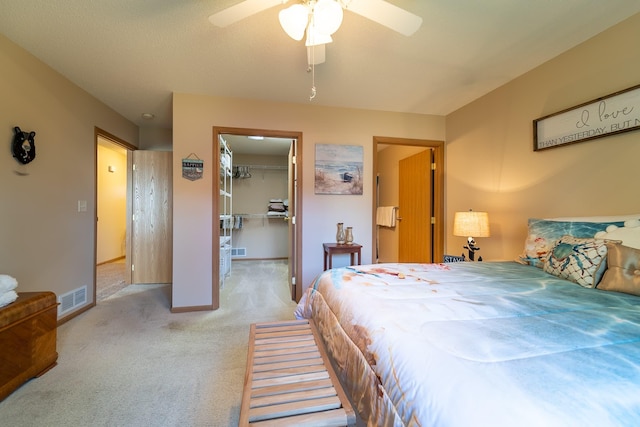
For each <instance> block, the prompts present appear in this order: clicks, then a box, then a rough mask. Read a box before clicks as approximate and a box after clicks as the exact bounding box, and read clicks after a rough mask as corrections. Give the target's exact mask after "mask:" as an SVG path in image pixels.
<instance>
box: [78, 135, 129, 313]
mask: <svg viewBox="0 0 640 427" xmlns="http://www.w3.org/2000/svg"><path fill="white" fill-rule="evenodd" d="M98 138H102V139H105V140H107V141H109V142H111V143H113V144H115V145H118V146H120V147H122V148H124V149H126V150H127V207H126V215H127V221H126V224H127V233H126V237H125V257H126V260H127V266H128V268H126V269H125V282H126V283H128V284H129V283H131V264H130V263H131V236H130V230H131V214H132V207H131V195H132V189H131V185H132V183H131V156H130V153H131V151H135V150H137V149H138V147H136V146H135V145H132V144H130V143H128V142H127V141H125V140H123V139H120V138H118V137H117V136H115V135H113V134H111V133H109V132H107V131H106V130H104V129H100V128H99V127H97V126H95V127H94V129H93V140H94V150H93V163H94V167H93V172H94V176H93V185H94V190H93V211H94V212H95V213H96V217H95V219H94V221H93V303H92V304H90V305H89V306H88V307H93V306H95V305H96V304H97V301H98V296H97V286H98V283H97V277H96V264H97V262H98ZM78 314H79V313H78Z"/></svg>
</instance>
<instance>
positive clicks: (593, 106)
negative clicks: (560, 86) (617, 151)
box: [533, 85, 640, 151]
mask: <svg viewBox="0 0 640 427" xmlns="http://www.w3.org/2000/svg"><path fill="white" fill-rule="evenodd" d="M638 129H640V85H637V86H633V87H631V88H629V89H625V90H622V91H620V92H616V93H613V94H611V95H607V96H604V97H602V98H598V99H594V100H593V101H589V102H586V103H584V104H580V105H578V106H575V107H571V108H568V109H566V110H563V111H559V112H557V113H554V114H550V115H548V116H544V117H541V118H539V119H535V120H534V121H533V150H534V151H539V150H544V149H547V148H553V147H559V146H562V145H567V144H573V143H576V142H582V141H587V140H590V139H596V138H602V137H605V136H609V135H614V134H617V133H623V132H629V131H632V130H638Z"/></svg>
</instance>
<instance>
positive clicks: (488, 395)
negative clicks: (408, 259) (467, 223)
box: [297, 262, 640, 427]
mask: <svg viewBox="0 0 640 427" xmlns="http://www.w3.org/2000/svg"><path fill="white" fill-rule="evenodd" d="M297 315H298V316H299V317H313V318H315V319H316V323H317V324H318V325H319V328H320V329H321V330H324V331H323V336H324V338H325V341H326V344H327V347H328V349H329V351H330V353H332V355H333V356H334V358H335V359H336V360H337V361H338V362H337V363H338V365H339V366H338V367H339V370H342V371H343V372H342V375H343V379H344V378H346V379H347V381H351V382H352V384H351V386H350V387H348V390H349V391H350V393H351V394H352V397H353V399H354V402H355V404H356V406H357V407H358V409H359V410H360V412H361V413H362V414H363V417H364V418H365V421H368V422H369V423H370V424H380V425H383V424H386V425H407V426H408V425H420V426H447V427H453V426H465V427H467V426H484V425H487V426H489V425H490V426H525V425H531V426H572V425H575V426H586V425H594V426H595V425H597V426H609V425H611V426H613V425H615V426H620V425H629V426H631V425H640V298H639V297H636V296H632V295H626V294H620V293H615V292H607V291H601V290H598V289H587V288H584V287H581V286H579V285H577V284H575V283H572V282H568V281H565V280H561V279H558V278H556V277H554V276H552V275H549V274H547V273H545V272H544V271H542V270H541V269H539V268H535V267H531V266H524V265H520V264H517V263H514V262H504V263H470V262H466V263H452V264H375V265H367V266H354V267H347V268H340V269H334V270H329V271H327V272H324V273H322V274H321V275H320V276H319V277H318V278H317V280H316V281H315V283H314V284H313V285H312V286H311V287H310V288H309V290H308V291H307V293H306V294H305V297H304V298H303V300H302V301H301V302H300V305H299V306H298V310H297ZM333 322H335V324H334V323H333ZM337 324H339V326H336V325H337ZM336 329H341V331H342V332H344V335H345V336H347V337H348V340H349V341H351V342H350V343H349V344H348V345H347V344H345V343H338V342H337V338H335V339H336V342H335V343H332V341H333V340H334V337H338V334H337V332H336ZM351 347H353V348H355V347H357V348H358V349H359V353H361V354H360V355H359V356H358V357H360V358H361V359H362V360H366V363H362V364H363V365H367V364H368V367H367V369H369V368H370V369H371V370H372V371H373V375H375V377H374V379H373V380H371V381H369V382H370V383H372V382H376V383H377V386H378V387H379V390H377V391H376V392H368V391H367V389H369V388H372V387H371V384H368V385H367V382H366V381H364V375H363V373H362V372H359V373H356V372H349V371H350V370H355V369H356V365H357V363H356V362H355V361H353V360H351V361H350V360H346V358H345V356H344V355H345V354H347V353H350V352H351V351H352V350H350V348H351ZM350 357H351V356H350ZM361 380H362V382H361V383H360V384H357V383H358V382H360V381H361ZM354 382H355V383H356V384H353V383H354ZM360 394H361V396H359V395H360ZM368 395H371V396H369V397H370V398H373V399H378V398H380V399H381V400H386V402H387V406H388V407H387V408H381V407H378V406H380V405H382V406H384V404H379V403H378V404H376V403H367V402H365V400H366V399H368V397H366V396H368ZM382 398H383V399H382ZM376 405H378V406H376Z"/></svg>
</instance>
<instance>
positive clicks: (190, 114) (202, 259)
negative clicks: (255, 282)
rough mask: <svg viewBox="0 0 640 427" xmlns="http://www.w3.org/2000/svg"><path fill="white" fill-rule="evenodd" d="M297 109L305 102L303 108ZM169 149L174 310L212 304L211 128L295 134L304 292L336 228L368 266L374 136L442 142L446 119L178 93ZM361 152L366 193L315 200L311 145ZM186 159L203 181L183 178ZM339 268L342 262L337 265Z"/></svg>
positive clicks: (313, 147) (333, 236)
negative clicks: (344, 231)
mask: <svg viewBox="0 0 640 427" xmlns="http://www.w3.org/2000/svg"><path fill="white" fill-rule="evenodd" d="M300 97H301V99H304V94H302V93H301V94H300ZM301 102H302V101H301ZM173 115H174V116H173V121H174V127H173V150H174V153H175V155H174V181H173V184H174V186H173V190H174V230H173V231H174V270H173V305H174V308H180V307H194V306H203V305H207V304H211V301H212V294H211V292H212V291H211V290H212V277H211V275H212V271H211V257H212V239H211V233H212V228H211V227H212V208H213V200H212V188H213V186H212V176H211V171H212V170H213V166H212V164H211V163H212V158H213V152H212V144H213V142H212V138H213V132H212V127H213V126H225V127H239V128H257V129H272V130H283V131H298V132H302V133H303V141H302V144H300V146H301V148H302V153H303V154H302V158H303V160H302V163H303V168H304V176H303V182H302V187H301V188H300V190H299V191H300V193H301V194H302V211H303V223H302V233H303V243H302V248H301V249H302V264H303V269H302V270H303V271H302V278H303V285H304V286H307V285H308V284H309V283H311V281H312V279H313V278H314V277H315V276H316V275H317V274H318V273H319V272H320V271H322V267H323V257H322V243H323V242H327V241H329V242H332V241H334V239H335V233H336V223H338V222H344V223H345V224H350V225H353V227H354V235H355V241H356V242H357V243H361V244H362V245H363V246H364V248H363V253H362V255H363V261H364V262H371V254H372V242H371V240H372V239H371V230H372V224H371V207H372V204H373V199H372V197H373V196H372V195H373V193H372V191H373V190H372V188H371V183H372V179H371V176H372V175H371V173H372V170H371V168H372V141H373V136H392V137H401V138H416V139H433V140H443V139H444V117H436V116H425V115H419V114H399V113H388V112H378V111H366V110H354V109H340V108H327V107H319V106H316V105H314V104H313V103H307V104H283V103H274V102H263V101H255V100H241V99H227V98H219V97H211V96H202V95H191V94H182V93H175V94H174V96H173ZM316 143H322V144H345V145H362V146H363V147H364V169H365V171H364V173H365V176H368V177H369V178H366V179H365V181H364V194H363V195H362V196H337V195H315V194H314V181H313V178H314V157H315V144H316ZM190 153H195V154H196V155H198V157H199V158H201V159H204V162H205V171H204V179H202V180H199V181H187V180H185V179H182V177H181V172H180V160H181V159H182V158H184V157H186V156H188V155H189V154H190ZM336 262H337V263H336V265H337V264H338V263H339V262H341V261H340V260H338V259H337V258H336Z"/></svg>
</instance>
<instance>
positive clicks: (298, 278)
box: [211, 126, 303, 310]
mask: <svg viewBox="0 0 640 427" xmlns="http://www.w3.org/2000/svg"><path fill="white" fill-rule="evenodd" d="M224 134H229V135H241V136H265V137H270V138H290V139H295V140H296V159H295V165H296V177H297V188H298V190H299V189H301V188H302V176H303V174H302V132H297V131H285V130H269V129H252V128H236V127H223V126H214V127H213V141H212V143H213V164H214V171H213V189H212V191H213V197H212V199H213V200H212V201H213V208H212V212H213V215H212V218H211V219H212V223H213V224H212V230H213V233H212V234H213V236H212V237H213V239H212V251H211V259H212V262H211V267H212V280H211V285H212V309H213V310H217V309H218V308H220V263H219V262H213V260H218V259H220V245H219V241H220V224H219V219H218V212H219V207H218V203H219V197H218V195H219V194H220V181H219V180H218V176H220V150H219V149H218V144H219V142H218V141H219V137H220V135H224ZM294 203H295V210H294V212H295V216H296V218H295V224H294V226H295V227H296V233H295V234H296V237H295V246H296V248H295V253H294V254H293V256H295V263H294V265H295V272H294V279H295V296H296V301H299V300H300V298H301V297H302V200H301V197H300V194H299V191H298V194H296V197H295V202H294ZM289 280H291V279H289Z"/></svg>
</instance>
